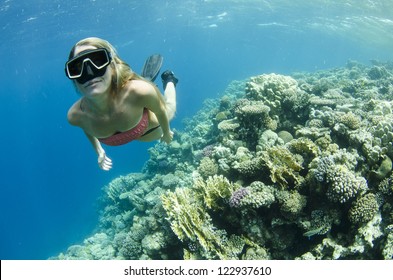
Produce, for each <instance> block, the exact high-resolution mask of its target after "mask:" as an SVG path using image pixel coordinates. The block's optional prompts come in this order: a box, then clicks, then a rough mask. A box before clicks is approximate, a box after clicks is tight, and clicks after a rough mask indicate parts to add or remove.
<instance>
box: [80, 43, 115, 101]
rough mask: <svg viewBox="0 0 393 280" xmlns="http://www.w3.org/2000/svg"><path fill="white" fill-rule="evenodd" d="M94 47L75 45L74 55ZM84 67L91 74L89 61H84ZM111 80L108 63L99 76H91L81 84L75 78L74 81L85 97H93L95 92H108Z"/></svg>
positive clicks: (110, 70) (110, 69)
mask: <svg viewBox="0 0 393 280" xmlns="http://www.w3.org/2000/svg"><path fill="white" fill-rule="evenodd" d="M94 49H96V47H93V46H76V48H75V52H74V57H75V56H77V55H78V54H79V53H81V52H83V51H87V50H94ZM84 67H86V71H87V73H88V74H93V70H94V69H92V67H94V66H93V65H91V64H90V63H85V65H84ZM111 80H112V68H111V67H110V65H108V66H107V67H106V71H105V74H104V75H102V76H99V77H93V76H92V79H90V80H88V81H86V82H84V83H83V84H81V83H79V82H78V81H77V80H76V81H75V84H76V87H77V89H78V90H79V91H80V92H81V93H82V94H83V95H84V96H86V97H89V96H91V97H93V96H95V95H97V94H103V93H108V94H109V93H110V88H111Z"/></svg>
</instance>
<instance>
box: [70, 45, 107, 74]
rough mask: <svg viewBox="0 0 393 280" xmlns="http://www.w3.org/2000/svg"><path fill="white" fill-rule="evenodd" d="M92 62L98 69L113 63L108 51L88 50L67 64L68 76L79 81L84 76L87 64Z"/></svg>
mask: <svg viewBox="0 0 393 280" xmlns="http://www.w3.org/2000/svg"><path fill="white" fill-rule="evenodd" d="M87 61H89V62H91V64H93V66H94V67H95V68H97V69H101V68H103V67H106V66H108V65H109V63H110V61H111V57H110V54H109V53H108V51H107V50H106V49H96V50H88V51H86V52H82V53H81V54H79V55H78V56H77V57H74V58H73V59H71V60H70V61H68V62H67V63H66V75H67V77H68V78H70V79H77V78H79V77H80V76H82V73H83V67H84V64H85V62H87Z"/></svg>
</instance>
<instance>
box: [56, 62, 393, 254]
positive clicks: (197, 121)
mask: <svg viewBox="0 0 393 280" xmlns="http://www.w3.org/2000/svg"><path fill="white" fill-rule="evenodd" d="M392 82H393V63H382V62H376V61H374V62H373V65H371V66H366V65H362V64H360V63H357V62H355V61H349V62H348V63H347V65H346V67H343V68H337V69H332V70H324V71H318V72H316V73H294V74H293V75H292V76H283V75H278V74H263V75H259V76H255V77H251V78H249V79H248V80H246V81H234V82H232V83H231V84H230V85H229V86H228V88H227V89H226V90H225V92H224V93H223V94H222V96H221V97H219V98H218V99H209V100H206V101H205V103H204V106H203V109H202V110H201V111H200V112H198V113H197V114H196V115H195V116H194V117H193V118H191V119H187V120H185V128H184V131H176V133H175V137H174V140H173V142H172V143H171V144H170V145H164V144H161V143H159V144H157V145H155V146H154V147H152V148H150V149H149V154H150V158H149V160H148V161H147V162H146V163H145V165H144V167H143V169H142V171H141V173H134V174H128V175H125V176H121V177H119V178H116V179H114V180H113V181H112V182H110V183H109V184H108V185H107V186H105V187H104V188H103V196H102V198H101V208H100V214H101V215H100V220H99V223H98V226H97V229H96V231H95V232H94V234H93V235H92V236H91V237H88V238H86V240H85V241H84V242H83V244H81V245H73V246H71V247H70V248H69V249H68V250H67V251H66V252H64V253H61V254H59V255H58V256H56V257H54V258H55V259H243V260H250V259H253V260H256V259H392V258H393V214H392V213H393V174H392V159H393V122H392V120H393V87H392Z"/></svg>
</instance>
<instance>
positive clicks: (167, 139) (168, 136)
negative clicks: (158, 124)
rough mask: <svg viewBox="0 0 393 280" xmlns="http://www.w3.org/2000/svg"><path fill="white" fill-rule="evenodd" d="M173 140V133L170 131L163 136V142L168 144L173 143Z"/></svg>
mask: <svg viewBox="0 0 393 280" xmlns="http://www.w3.org/2000/svg"><path fill="white" fill-rule="evenodd" d="M172 139H173V131H169V133H167V134H164V135H162V137H161V141H162V142H165V143H167V144H169V143H171V141H172Z"/></svg>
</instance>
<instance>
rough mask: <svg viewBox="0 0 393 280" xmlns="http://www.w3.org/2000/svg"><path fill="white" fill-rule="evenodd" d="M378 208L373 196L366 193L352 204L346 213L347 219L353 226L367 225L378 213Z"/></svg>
mask: <svg viewBox="0 0 393 280" xmlns="http://www.w3.org/2000/svg"><path fill="white" fill-rule="evenodd" d="M378 208H379V206H378V202H377V199H376V196H375V194H373V193H368V194H366V195H364V196H362V197H360V198H359V199H357V200H356V201H355V202H354V203H353V204H352V206H351V208H350V209H349V212H348V218H349V220H350V221H351V222H352V223H354V224H357V223H367V222H369V221H371V219H372V218H373V217H374V215H375V214H376V213H377V212H378Z"/></svg>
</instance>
